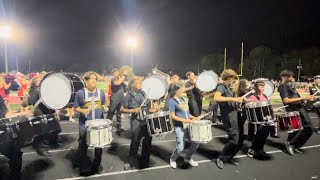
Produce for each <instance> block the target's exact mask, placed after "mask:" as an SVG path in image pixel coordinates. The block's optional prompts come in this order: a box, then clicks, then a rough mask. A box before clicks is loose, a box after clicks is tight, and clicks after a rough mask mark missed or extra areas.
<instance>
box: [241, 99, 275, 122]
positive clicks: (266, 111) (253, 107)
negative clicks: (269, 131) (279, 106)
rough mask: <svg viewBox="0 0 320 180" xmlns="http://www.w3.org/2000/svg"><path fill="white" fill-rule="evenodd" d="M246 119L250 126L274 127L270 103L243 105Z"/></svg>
mask: <svg viewBox="0 0 320 180" xmlns="http://www.w3.org/2000/svg"><path fill="white" fill-rule="evenodd" d="M245 107H246V113H247V117H248V119H249V121H250V123H252V124H262V125H274V120H275V119H274V115H273V110H272V107H271V103H270V101H264V102H261V101H259V102H250V103H247V104H246V105H245Z"/></svg>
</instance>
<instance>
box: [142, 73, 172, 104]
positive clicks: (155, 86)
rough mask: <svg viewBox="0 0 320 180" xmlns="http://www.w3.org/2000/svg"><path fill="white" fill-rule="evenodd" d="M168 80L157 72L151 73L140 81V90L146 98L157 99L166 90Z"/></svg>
mask: <svg viewBox="0 0 320 180" xmlns="http://www.w3.org/2000/svg"><path fill="white" fill-rule="evenodd" d="M168 87H169V86H168V82H167V80H166V79H164V78H163V77H162V76H160V75H158V74H152V75H149V76H148V77H146V78H145V79H144V80H143V82H142V91H144V92H145V93H146V95H147V98H148V99H152V100H157V99H160V98H161V97H163V96H164V95H165V93H166V92H167V90H168Z"/></svg>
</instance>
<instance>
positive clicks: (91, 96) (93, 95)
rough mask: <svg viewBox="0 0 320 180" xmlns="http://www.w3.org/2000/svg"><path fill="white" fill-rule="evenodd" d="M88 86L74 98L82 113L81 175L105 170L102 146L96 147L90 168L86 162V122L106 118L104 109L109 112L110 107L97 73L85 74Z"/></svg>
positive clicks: (79, 111) (80, 119)
mask: <svg viewBox="0 0 320 180" xmlns="http://www.w3.org/2000/svg"><path fill="white" fill-rule="evenodd" d="M83 78H84V80H85V82H86V85H87V88H84V89H81V90H79V91H78V92H77V93H76V95H75V99H74V108H75V111H76V112H78V113H80V116H79V146H78V153H79V173H80V176H83V175H90V174H96V173H100V172H102V171H103V167H102V166H101V165H100V164H101V156H102V148H95V149H94V152H95V153H94V160H93V163H92V165H91V168H90V169H89V170H88V169H87V166H86V164H85V162H86V161H85V159H86V158H85V157H86V154H87V150H88V145H87V139H86V134H87V128H86V126H85V122H86V121H87V120H92V119H95V118H97V119H104V117H103V116H104V111H105V112H108V110H109V108H108V107H107V106H106V98H105V94H104V92H103V91H102V90H100V89H98V88H97V78H98V77H97V73H95V72H93V71H89V72H87V73H85V74H84V76H83ZM92 101H94V105H95V108H94V110H95V113H94V114H95V117H92V115H93V113H92V107H91V102H92Z"/></svg>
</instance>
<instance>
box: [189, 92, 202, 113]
mask: <svg viewBox="0 0 320 180" xmlns="http://www.w3.org/2000/svg"><path fill="white" fill-rule="evenodd" d="M188 106H189V111H190V114H191V115H192V116H196V117H197V116H200V115H201V111H202V98H200V97H193V98H189V102H188Z"/></svg>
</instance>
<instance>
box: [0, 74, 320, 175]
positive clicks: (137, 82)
mask: <svg viewBox="0 0 320 180" xmlns="http://www.w3.org/2000/svg"><path fill="white" fill-rule="evenodd" d="M46 74H47V73H46V72H41V73H34V74H31V76H30V74H29V76H25V75H23V74H21V73H16V74H15V75H10V76H8V75H5V74H1V75H0V95H1V96H0V100H1V101H0V107H1V111H0V118H5V117H10V116H12V115H17V114H18V115H24V116H28V115H29V116H30V115H33V116H37V115H50V114H59V111H60V110H52V109H50V108H48V107H47V106H46V105H44V104H43V103H41V102H40V104H37V102H38V100H39V98H40V95H39V88H40V83H41V81H42V80H43V78H45V76H46ZM12 76H14V77H12ZM293 76H294V74H293V73H292V72H291V71H288V70H284V71H282V72H281V73H280V78H281V82H280V83H279V84H277V87H278V91H279V93H280V97H281V99H282V101H283V104H284V105H287V107H286V110H287V111H298V112H299V113H300V117H301V120H302V124H303V130H301V131H296V132H293V133H289V135H288V138H287V141H286V142H285V147H286V149H287V151H288V153H289V154H290V155H294V153H303V150H302V149H301V147H302V146H303V145H304V144H305V143H306V142H307V140H308V139H309V138H310V137H311V135H312V133H313V132H314V131H316V132H318V133H319V130H318V129H316V128H314V127H313V125H312V123H311V120H310V117H309V115H308V113H307V110H308V109H307V108H306V103H305V102H304V101H308V102H314V101H319V98H318V97H316V96H314V95H315V94H317V93H319V88H320V76H319V75H318V76H315V77H314V83H312V84H310V87H309V89H310V95H306V96H304V97H301V96H300V94H299V93H298V92H297V91H296V90H295V88H294V86H293V83H292V81H293ZM186 78H187V80H186V81H185V83H181V82H183V81H181V80H180V77H179V76H178V75H176V74H174V75H172V76H171V77H170V78H169V79H167V83H168V85H169V86H168V92H167V93H166V95H165V96H164V97H163V98H161V99H159V100H148V99H146V93H145V92H144V91H142V87H141V86H142V82H143V78H142V77H138V76H136V77H133V78H131V79H130V80H129V82H127V81H128V78H127V72H120V71H119V69H114V70H113V71H112V78H111V79H109V78H106V77H104V76H101V75H99V74H98V73H96V72H93V71H89V72H86V73H84V74H83V75H82V79H83V80H84V82H85V87H84V88H83V89H80V90H79V91H77V92H76V94H75V97H74V101H73V102H72V103H71V104H70V105H69V106H67V109H68V116H69V121H70V122H75V120H74V119H73V110H74V111H75V112H76V113H79V146H78V153H79V156H78V157H79V161H78V165H79V173H80V175H88V174H95V173H99V172H101V170H102V169H103V168H102V166H101V157H102V148H101V147H97V148H95V150H94V151H95V156H94V157H95V158H94V161H93V163H92V165H91V166H90V167H89V169H88V166H87V164H85V162H84V159H85V155H86V153H87V150H88V145H87V142H86V133H87V129H86V125H85V122H86V121H87V120H91V119H93V118H94V117H92V116H93V112H92V109H90V108H89V106H90V103H92V102H93V101H94V103H95V107H96V108H95V110H94V116H95V117H101V118H102V119H105V118H104V114H105V113H106V114H107V116H106V119H110V120H112V119H113V117H114V115H115V116H116V121H115V122H116V123H115V124H116V125H115V128H116V132H117V134H118V135H119V136H120V135H121V133H122V132H123V127H122V123H121V122H122V116H121V114H122V113H130V120H131V121H130V124H131V135H132V136H131V143H130V150H129V156H128V161H127V162H126V163H125V165H124V169H125V170H129V169H131V168H133V167H134V161H135V159H136V158H137V152H138V149H139V146H140V145H141V144H140V141H141V140H142V139H143V140H142V152H141V158H140V167H141V168H147V167H149V165H150V163H149V158H150V150H151V146H152V136H150V134H149V133H148V129H147V125H146V122H145V121H144V119H145V115H147V114H152V113H155V112H159V111H161V110H164V111H169V112H170V114H171V117H172V121H173V125H174V129H175V135H176V137H177V138H176V141H177V143H176V148H175V150H174V151H173V153H172V156H171V157H170V166H171V167H172V168H174V169H175V168H177V163H176V159H177V158H178V157H179V156H180V155H181V153H182V152H183V150H184V149H185V139H186V138H189V134H188V131H185V126H184V124H188V123H193V122H194V121H195V120H197V117H199V116H200V115H201V114H202V110H203V104H202V102H203V97H204V96H207V97H211V99H210V100H211V103H210V106H211V107H210V108H209V111H213V112H214V113H213V114H214V116H216V115H217V107H219V109H220V114H221V118H220V119H221V121H222V123H223V126H224V128H225V130H226V131H227V134H228V142H227V143H226V145H225V146H224V148H223V149H222V151H221V153H220V155H219V158H218V159H217V161H216V164H217V167H218V168H220V169H223V168H224V165H225V163H231V164H235V165H238V162H236V161H234V160H233V157H234V156H235V155H236V154H237V153H238V151H239V150H240V148H241V147H242V144H243V141H244V122H245V121H246V120H247V118H248V117H247V114H246V113H245V110H244V108H245V107H244V105H245V104H246V103H249V102H266V101H269V99H268V97H267V96H266V95H265V92H264V91H265V86H266V84H265V82H264V81H261V80H259V81H253V82H250V81H248V80H246V79H241V80H239V79H238V75H237V73H236V72H235V71H233V70H232V69H226V70H224V71H223V72H222V74H221V76H220V82H219V83H218V85H217V87H216V89H215V90H214V91H212V92H202V91H201V90H200V89H198V88H197V85H196V81H197V76H196V74H195V73H194V72H191V71H190V72H187V73H186ZM98 81H105V82H106V83H107V84H108V85H109V91H110V94H109V93H108V94H107V95H106V93H105V92H104V91H102V90H101V89H99V88H98V87H97V82H98ZM15 85H17V87H14V86H15ZM252 89H253V90H254V91H252ZM11 90H17V91H18V96H19V97H20V99H21V102H22V103H21V110H20V111H19V112H14V111H12V110H11V109H10V105H9V102H8V99H9V93H10V91H11ZM249 92H251V93H249ZM184 94H186V98H185V96H184ZM108 95H110V102H107V99H108V98H106V97H108ZM160 101H164V102H165V103H164V107H161V103H160ZM36 104H37V105H36ZM30 105H31V106H32V105H35V106H36V108H34V109H29V108H27V107H28V106H30ZM311 108H312V107H311ZM314 110H315V111H316V112H317V113H318V115H319V116H320V111H319V108H316V107H314ZM274 111H275V112H277V111H280V109H274ZM57 117H59V116H57ZM214 119H215V118H214ZM0 121H1V120H0ZM248 125H249V133H248V135H249V137H251V139H252V145H251V147H250V148H249V150H248V152H247V155H248V156H249V157H260V158H264V159H268V158H270V154H267V153H266V152H265V151H264V148H263V147H264V144H265V142H266V139H267V137H268V136H269V134H270V132H272V131H274V128H273V126H272V125H261V124H260V125H254V124H251V123H248ZM32 145H33V147H34V148H35V150H36V152H37V153H38V154H39V155H41V156H51V153H50V152H49V151H48V148H49V147H50V146H53V147H59V146H60V145H61V144H60V142H59V138H58V133H47V134H45V135H42V136H38V137H37V138H35V139H33V142H32ZM198 146H199V142H192V141H191V142H190V147H189V150H188V152H187V153H186V155H185V158H184V159H185V162H186V163H188V164H190V165H191V166H193V167H196V166H198V163H197V162H196V161H194V160H193V159H192V155H193V154H194V153H195V152H196V150H197V148H198ZM1 153H2V154H4V155H6V156H7V157H8V158H9V159H10V162H9V164H10V167H11V171H12V173H11V174H12V177H13V178H17V179H18V178H20V177H19V176H20V169H21V163H22V152H21V150H20V147H18V145H16V144H14V143H13V144H12V145H10V146H8V147H6V149H5V150H1Z"/></svg>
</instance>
